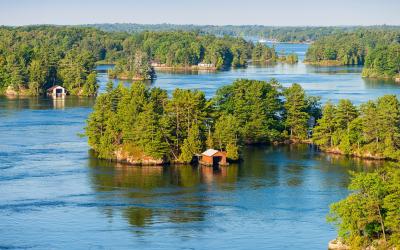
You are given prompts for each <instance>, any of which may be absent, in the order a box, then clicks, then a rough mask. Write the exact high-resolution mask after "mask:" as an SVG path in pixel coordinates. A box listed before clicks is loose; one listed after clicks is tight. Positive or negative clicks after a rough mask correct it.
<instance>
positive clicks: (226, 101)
mask: <svg viewBox="0 0 400 250" xmlns="http://www.w3.org/2000/svg"><path fill="white" fill-rule="evenodd" d="M280 88H281V87H280V85H279V83H278V82H277V81H276V80H271V81H270V82H263V81H255V80H245V79H242V80H237V81H235V82H234V83H233V84H231V85H227V86H224V87H222V88H221V89H219V90H218V91H217V95H216V97H215V98H213V99H211V100H206V98H205V95H204V93H203V92H201V91H197V90H184V89H176V90H174V91H173V93H172V96H171V97H168V95H167V93H166V91H164V90H161V89H158V88H151V89H149V88H148V87H146V86H145V85H144V84H143V83H134V84H132V86H131V87H130V88H129V89H128V88H126V87H124V86H123V85H122V84H120V85H118V86H117V87H116V88H113V84H112V82H109V83H108V84H107V91H106V93H104V94H102V95H100V96H99V97H98V98H97V101H96V104H95V106H94V110H93V112H92V114H91V115H90V116H89V119H88V121H87V127H86V135H87V136H88V138H89V145H90V146H91V147H92V148H93V149H94V150H95V151H97V152H98V154H99V157H102V158H115V157H116V155H117V153H118V152H121V151H124V152H125V153H128V155H129V156H130V157H133V158H135V159H138V160H140V159H141V158H145V157H151V158H153V159H163V160H165V161H168V160H172V161H179V162H190V161H191V160H192V157H193V155H195V154H198V153H201V151H202V150H203V149H204V146H205V145H207V147H208V148H212V147H216V148H217V149H219V150H226V151H227V156H228V158H229V159H230V160H237V159H239V149H240V146H241V145H242V144H243V143H268V142H275V141H282V140H283V139H285V136H284V135H285V134H287V131H285V127H284V126H283V125H284V124H286V120H285V119H286V116H285V115H284V114H289V117H292V116H293V115H295V113H293V112H295V111H296V108H294V109H293V106H294V105H297V104H296V103H297V102H298V101H300V102H301V103H303V108H302V109H301V110H302V111H301V112H304V113H305V115H307V116H310V115H313V114H319V113H320V111H319V105H318V102H319V99H318V98H310V97H307V96H306V95H305V94H304V91H303V90H302V89H301V87H300V86H299V85H293V87H291V88H289V90H288V91H285V93H289V92H290V93H293V94H290V97H289V98H288V100H289V101H290V102H291V104H290V105H286V103H285V104H283V103H282V100H281V99H282V98H281V97H282V93H281V91H280ZM293 89H296V90H295V91H293ZM297 92H300V93H301V98H300V99H298V98H297V97H296V96H297V94H296V93H297ZM285 107H287V108H288V109H289V111H287V110H286V109H285ZM303 110H304V111H303ZM291 119H292V120H293V118H291ZM301 126H306V127H304V128H301ZM295 127H296V129H295V131H300V130H306V129H307V124H296V125H295ZM296 133H297V132H296ZM296 136H297V134H296Z"/></svg>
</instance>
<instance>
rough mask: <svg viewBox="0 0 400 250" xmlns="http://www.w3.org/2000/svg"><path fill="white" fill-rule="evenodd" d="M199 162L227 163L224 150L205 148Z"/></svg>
mask: <svg viewBox="0 0 400 250" xmlns="http://www.w3.org/2000/svg"><path fill="white" fill-rule="evenodd" d="M200 164H202V165H206V166H214V165H228V162H227V161H226V152H225V151H218V150H215V149H207V150H206V151H204V152H203V153H202V154H201V160H200Z"/></svg>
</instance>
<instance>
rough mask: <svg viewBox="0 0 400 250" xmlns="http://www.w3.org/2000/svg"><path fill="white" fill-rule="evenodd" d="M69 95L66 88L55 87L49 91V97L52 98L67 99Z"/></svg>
mask: <svg viewBox="0 0 400 250" xmlns="http://www.w3.org/2000/svg"><path fill="white" fill-rule="evenodd" d="M66 94H67V92H66V90H65V88H63V87H61V86H59V85H55V86H53V87H51V88H49V89H48V90H47V95H49V96H52V97H65V95H66Z"/></svg>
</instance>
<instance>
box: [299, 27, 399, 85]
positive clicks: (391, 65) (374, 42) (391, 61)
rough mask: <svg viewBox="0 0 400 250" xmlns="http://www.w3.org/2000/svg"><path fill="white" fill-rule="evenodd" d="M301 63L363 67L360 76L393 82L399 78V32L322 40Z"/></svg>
mask: <svg viewBox="0 0 400 250" xmlns="http://www.w3.org/2000/svg"><path fill="white" fill-rule="evenodd" d="M305 61H306V62H307V63H310V64H316V65H327V66H330V65H364V68H363V72H362V76H364V77H372V78H389V79H396V78H399V77H400V31H396V30H390V31H384V30H374V31H368V30H367V31H365V30H361V31H357V32H351V33H341V34H335V35H330V36H326V37H322V38H320V39H319V40H317V41H316V42H315V43H313V44H312V45H311V46H310V47H309V49H308V51H307V54H306V60H305ZM399 80H400V79H399Z"/></svg>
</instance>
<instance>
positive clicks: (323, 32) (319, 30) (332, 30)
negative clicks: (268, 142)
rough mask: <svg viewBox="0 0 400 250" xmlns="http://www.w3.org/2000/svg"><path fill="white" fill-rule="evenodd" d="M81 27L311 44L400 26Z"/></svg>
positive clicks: (104, 24) (112, 25)
mask: <svg viewBox="0 0 400 250" xmlns="http://www.w3.org/2000/svg"><path fill="white" fill-rule="evenodd" d="M83 26H85V27H95V28H98V29H101V30H104V31H117V32H129V33H135V32H142V31H176V30H184V31H198V32H202V33H208V34H213V35H217V36H224V35H228V36H239V37H257V38H263V39H268V40H274V41H277V42H312V41H315V40H317V39H319V38H320V37H323V36H327V35H332V34H338V33H343V32H354V31H357V30H394V31H400V26H388V25H377V26H331V27H322V26H321V27H317V26H298V27H287V26H286V27H285V26H281V27H280V26H263V25H237V26H236V25H224V26H217V25H192V24H184V25H178V24H167V23H163V24H136V23H102V24H87V25H83Z"/></svg>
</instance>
